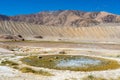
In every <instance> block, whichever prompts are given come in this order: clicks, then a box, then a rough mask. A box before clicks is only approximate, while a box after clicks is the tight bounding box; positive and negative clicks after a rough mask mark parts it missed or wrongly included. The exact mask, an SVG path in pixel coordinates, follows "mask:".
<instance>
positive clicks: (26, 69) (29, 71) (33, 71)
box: [20, 67, 53, 76]
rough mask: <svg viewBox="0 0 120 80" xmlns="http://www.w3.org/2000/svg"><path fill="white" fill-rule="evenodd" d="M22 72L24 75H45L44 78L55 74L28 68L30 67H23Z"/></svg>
mask: <svg viewBox="0 0 120 80" xmlns="http://www.w3.org/2000/svg"><path fill="white" fill-rule="evenodd" d="M20 71H21V72H23V73H34V74H39V75H43V76H53V74H51V73H49V72H47V71H43V70H39V71H36V70H33V69H32V68H28V67H23V68H21V69H20Z"/></svg>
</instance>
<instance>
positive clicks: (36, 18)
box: [0, 10, 120, 27]
mask: <svg viewBox="0 0 120 80" xmlns="http://www.w3.org/2000/svg"><path fill="white" fill-rule="evenodd" d="M0 20H11V21H17V22H27V23H33V24H39V25H45V26H66V27H69V26H75V27H81V26H94V25H98V24H100V23H120V16H119V15H115V14H111V13H107V12H83V11H77V10H59V11H48V12H47V11H46V12H40V13H37V14H29V15H18V16H9V17H8V16H4V15H0Z"/></svg>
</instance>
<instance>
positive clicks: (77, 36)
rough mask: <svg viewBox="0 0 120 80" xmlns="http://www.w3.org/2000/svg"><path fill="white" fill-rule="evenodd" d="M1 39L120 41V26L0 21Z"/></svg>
mask: <svg viewBox="0 0 120 80" xmlns="http://www.w3.org/2000/svg"><path fill="white" fill-rule="evenodd" d="M0 35H1V37H0V39H3V38H4V39H12V40H13V39H14V40H18V39H19V40H24V39H25V40H42V41H44V40H47V41H75V42H96V41H98V42H99V41H100V42H104V41H107V42H120V26H102V27H101V26H94V27H62V26H61V27H54V26H49V27H48V26H40V25H35V24H30V23H24V22H22V23H21V22H14V21H0Z"/></svg>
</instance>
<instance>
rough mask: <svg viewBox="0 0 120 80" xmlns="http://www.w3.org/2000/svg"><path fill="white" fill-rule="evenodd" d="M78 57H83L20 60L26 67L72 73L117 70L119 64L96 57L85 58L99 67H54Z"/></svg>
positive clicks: (35, 57) (58, 56)
mask: <svg viewBox="0 0 120 80" xmlns="http://www.w3.org/2000/svg"><path fill="white" fill-rule="evenodd" d="M78 57H83V56H70V55H48V56H42V58H38V57H37V56H30V57H26V58H22V59H21V61H22V62H23V63H25V64H27V65H31V66H36V67H45V68H50V69H58V70H72V71H86V72H87V71H100V70H108V69H117V68H119V67H120V65H119V63H118V62H117V61H114V60H108V59H104V58H96V57H87V56H84V57H86V58H90V59H93V60H100V61H101V63H100V64H99V65H88V66H89V67H75V68H71V67H56V62H57V61H60V60H69V59H76V58H78Z"/></svg>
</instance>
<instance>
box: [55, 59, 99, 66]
mask: <svg viewBox="0 0 120 80" xmlns="http://www.w3.org/2000/svg"><path fill="white" fill-rule="evenodd" d="M100 63H101V61H100V60H93V59H87V58H80V59H69V60H61V61H58V62H57V65H56V66H57V67H74V68H75V67H88V65H99V64H100Z"/></svg>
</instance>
